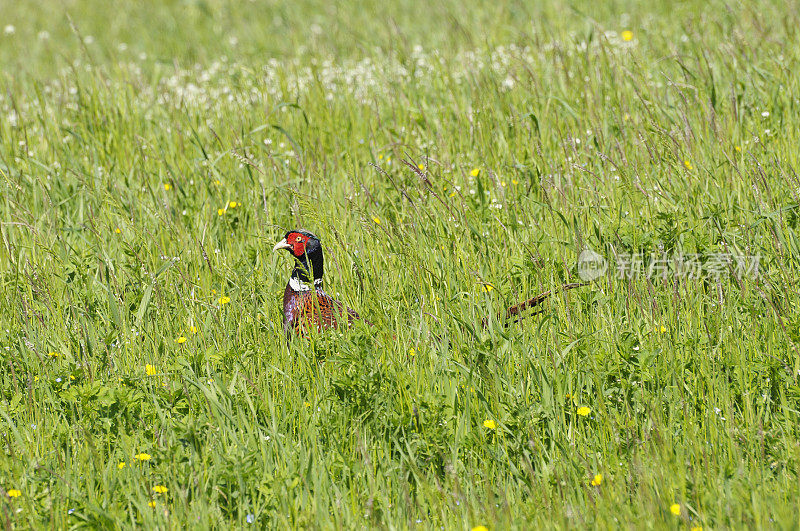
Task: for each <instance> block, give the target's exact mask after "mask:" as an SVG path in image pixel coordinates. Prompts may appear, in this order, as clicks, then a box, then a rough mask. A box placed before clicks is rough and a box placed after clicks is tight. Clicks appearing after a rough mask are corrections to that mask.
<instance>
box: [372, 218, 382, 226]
mask: <svg viewBox="0 0 800 531" xmlns="http://www.w3.org/2000/svg"><path fill="white" fill-rule="evenodd" d="M372 221H374V222H375V224H376V225H380V224H381V220H380V219H379V218H377V217H373V218H372Z"/></svg>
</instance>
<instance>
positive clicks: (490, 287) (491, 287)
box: [483, 284, 494, 293]
mask: <svg viewBox="0 0 800 531" xmlns="http://www.w3.org/2000/svg"><path fill="white" fill-rule="evenodd" d="M493 289H494V286H492V285H491V284H484V285H483V291H485V292H486V293H489V292H490V291H492V290H493Z"/></svg>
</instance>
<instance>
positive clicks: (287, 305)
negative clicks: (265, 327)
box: [283, 283, 371, 335]
mask: <svg viewBox="0 0 800 531" xmlns="http://www.w3.org/2000/svg"><path fill="white" fill-rule="evenodd" d="M356 319H361V316H359V315H358V314H357V313H356V312H355V311H353V310H351V309H350V308H348V307H346V306H345V305H344V304H342V303H341V302H339V301H337V300H336V299H334V298H333V297H331V296H330V295H328V294H327V293H325V291H324V290H323V289H322V287H316V289H313V290H307V291H295V290H294V289H293V288H292V285H291V283H289V284H286V290H285V291H284V292H283V328H284V330H285V331H286V332H287V333H292V332H294V333H297V334H300V335H303V334H306V333H308V331H309V330H313V329H317V330H320V331H321V330H324V329H326V328H339V326H340V325H341V324H342V323H343V322H346V324H347V326H350V325H352V324H353V321H355V320H356ZM365 322H367V323H368V321H365ZM368 324H371V323H368Z"/></svg>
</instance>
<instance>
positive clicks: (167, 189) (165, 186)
mask: <svg viewBox="0 0 800 531" xmlns="http://www.w3.org/2000/svg"><path fill="white" fill-rule="evenodd" d="M170 190H172V185H171V184H169V183H164V191H166V192H169V191H170Z"/></svg>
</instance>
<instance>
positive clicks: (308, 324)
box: [272, 229, 586, 337]
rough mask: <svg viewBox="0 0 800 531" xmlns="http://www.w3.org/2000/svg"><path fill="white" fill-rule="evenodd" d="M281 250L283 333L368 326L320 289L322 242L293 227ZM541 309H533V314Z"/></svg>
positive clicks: (505, 317)
mask: <svg viewBox="0 0 800 531" xmlns="http://www.w3.org/2000/svg"><path fill="white" fill-rule="evenodd" d="M280 249H285V250H287V251H289V252H290V253H291V254H292V256H293V257H294V258H295V266H294V270H293V271H292V275H291V276H290V277H289V282H288V283H287V284H286V289H285V290H284V292H283V328H284V331H285V332H286V334H287V336H289V337H291V334H292V333H296V334H299V335H305V334H307V333H308V331H309V329H314V328H316V329H317V330H323V329H326V328H338V327H340V326H342V325H346V326H351V325H352V324H353V321H356V320H362V321H364V322H365V323H367V324H368V325H370V326H372V323H370V322H369V321H367V320H366V319H363V318H362V317H361V316H360V315H358V313H356V312H355V311H354V310H351V309H350V308H348V307H347V306H345V305H344V304H342V303H341V302H339V301H337V300H336V299H334V298H332V297H331V296H330V295H328V294H327V293H325V290H324V289H323V288H322V273H323V268H324V263H323V258H322V244H321V243H320V241H319V238H317V237H316V236H315V235H314V234H312V233H310V232H308V231H306V230H302V229H297V230H293V231H289V232H287V233H286V236H284V238H283V239H282V240H281V241H279V242H278V243H276V244H275V247H273V248H272V250H273V251H278V250H280ZM585 285H586V283H581V282H576V283H571V284H564V285H563V286H561V287H560V288H558V291H566V290H570V289H573V288H578V287H580V286H585ZM554 291H556V290H550V291H545V292H543V293H540V294H539V295H536V296H535V297H531V298H530V299H528V300H526V301H524V302H521V303H519V304H517V305H514V306H512V307H510V308H508V309H507V310H505V312H503V313H502V314H501V315H500V316H499V318H500V319H501V320H502V321H504V322H505V323H506V325H508V324H511V323H515V322H517V321H519V320H521V319H522V318H523V317H524V316H523V315H522V312H524V311H525V310H528V309H530V308H533V307H535V306H538V305H540V304H541V303H543V302H544V301H545V300H546V299H547V298H548V297H550V295H552V294H553V292H554ZM541 311H542V310H539V311H536V312H534V314H536V313H539V312H541ZM482 325H483V327H484V328H485V327H486V326H487V325H488V320H487V319H483V322H482Z"/></svg>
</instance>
